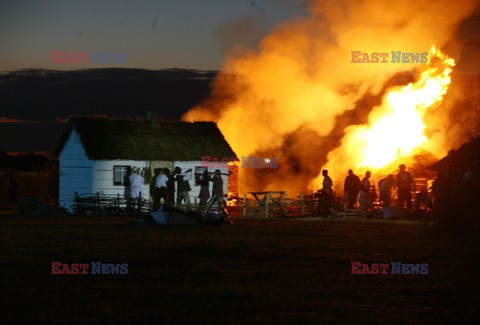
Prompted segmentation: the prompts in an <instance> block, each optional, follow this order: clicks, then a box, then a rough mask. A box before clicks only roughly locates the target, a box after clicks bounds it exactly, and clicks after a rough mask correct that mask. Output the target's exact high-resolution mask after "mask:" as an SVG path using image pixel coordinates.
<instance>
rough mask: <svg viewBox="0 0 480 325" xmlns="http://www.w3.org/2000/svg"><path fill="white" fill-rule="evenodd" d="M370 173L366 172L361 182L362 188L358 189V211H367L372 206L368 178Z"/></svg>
mask: <svg viewBox="0 0 480 325" xmlns="http://www.w3.org/2000/svg"><path fill="white" fill-rule="evenodd" d="M371 176H372V173H371V172H370V171H367V172H366V173H365V177H364V178H363V180H362V188H361V189H360V198H359V199H358V202H359V203H360V209H362V210H368V208H369V207H370V206H371V205H372V195H371V193H370V177H371Z"/></svg>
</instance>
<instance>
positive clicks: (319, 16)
mask: <svg viewBox="0 0 480 325" xmlns="http://www.w3.org/2000/svg"><path fill="white" fill-rule="evenodd" d="M475 5H476V2H475V1H474V0H465V1H451V0H440V1H428V2H426V1H418V0H407V1H403V0H399V1H383V0H374V1H371V0H360V1H358V0H344V1H337V0H318V1H310V2H309V3H308V5H307V11H308V14H309V16H308V17H297V18H295V19H292V21H287V22H283V23H281V24H279V25H278V26H277V27H276V28H275V29H274V30H273V32H272V33H271V34H270V35H268V36H267V37H265V38H264V39H263V40H262V41H261V42H260V44H259V46H258V49H257V50H256V51H248V52H242V54H241V55H231V56H230V57H228V58H227V60H226V62H225V65H224V67H223V69H222V71H221V72H220V73H219V76H218V77H217V79H216V80H215V82H214V84H213V92H212V95H211V97H210V98H209V99H207V100H206V101H205V102H203V103H201V104H200V105H199V106H197V107H194V108H193V109H191V110H190V111H189V112H188V113H187V114H186V115H185V116H184V120H187V121H198V120H209V121H215V122H217V124H218V126H219V128H220V129H221V131H222V133H223V134H224V135H225V137H226V139H227V141H228V142H229V143H230V144H231V146H232V148H233V149H234V151H235V152H236V153H237V155H238V156H248V155H250V156H252V157H277V158H278V162H279V167H278V169H272V170H268V169H261V170H253V169H252V170H248V172H244V173H242V174H240V185H241V189H240V190H242V191H248V190H262V189H263V190H278V189H282V190H287V191H292V192H293V191H297V192H298V191H301V190H306V189H311V188H312V185H313V184H314V183H313V182H314V180H315V179H316V177H317V176H318V175H319V173H320V171H321V168H322V166H323V165H325V164H326V163H327V157H328V153H329V152H331V151H332V150H334V149H335V148H337V147H338V146H340V145H341V139H342V137H343V136H344V135H345V129H346V128H347V127H348V126H349V125H355V124H363V123H366V122H367V116H368V114H369V113H370V111H371V110H372V108H373V107H375V106H376V105H379V104H380V103H381V100H382V95H383V94H384V92H385V91H386V90H387V89H389V88H390V87H392V86H396V85H404V84H406V83H408V82H410V81H412V80H413V79H414V78H415V77H416V76H418V71H417V70H418V69H419V68H420V67H421V66H422V64H418V63H417V64H414V63H401V64H400V63H395V64H393V63H378V64H373V63H370V64H368V63H364V64H353V63H351V60H352V56H351V51H362V52H368V53H372V52H388V53H390V52H391V51H402V52H414V53H415V52H419V53H421V52H428V50H429V49H430V47H431V46H432V45H436V46H438V47H440V48H441V47H442V46H443V45H445V44H446V43H447V41H448V40H449V39H450V38H451V36H452V34H453V33H454V32H455V30H456V28H457V26H458V24H459V23H460V22H461V21H462V19H464V18H465V17H467V16H468V15H469V14H470V13H471V12H472V11H473V10H474V9H475ZM389 61H390V60H389ZM405 72H407V73H405ZM345 159H348V157H345ZM345 172H346V171H345ZM343 176H344V175H334V177H336V178H337V179H334V181H336V182H337V183H340V182H341V181H342V180H343ZM340 178H342V179H340Z"/></svg>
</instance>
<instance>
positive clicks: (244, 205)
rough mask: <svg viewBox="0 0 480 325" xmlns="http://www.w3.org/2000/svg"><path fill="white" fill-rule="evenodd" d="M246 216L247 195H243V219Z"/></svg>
mask: <svg viewBox="0 0 480 325" xmlns="http://www.w3.org/2000/svg"><path fill="white" fill-rule="evenodd" d="M246 216H247V193H243V217H244V218H245V217H246Z"/></svg>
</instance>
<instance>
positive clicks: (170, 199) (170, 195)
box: [163, 167, 175, 206]
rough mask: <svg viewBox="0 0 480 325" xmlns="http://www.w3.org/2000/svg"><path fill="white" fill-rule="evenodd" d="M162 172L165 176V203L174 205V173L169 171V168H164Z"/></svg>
mask: <svg viewBox="0 0 480 325" xmlns="http://www.w3.org/2000/svg"><path fill="white" fill-rule="evenodd" d="M163 173H164V174H165V175H166V176H167V178H168V180H167V200H166V205H170V206H173V205H175V173H171V172H170V169H168V168H166V167H165V168H164V169H163Z"/></svg>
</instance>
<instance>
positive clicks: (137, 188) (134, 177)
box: [128, 167, 145, 208]
mask: <svg viewBox="0 0 480 325" xmlns="http://www.w3.org/2000/svg"><path fill="white" fill-rule="evenodd" d="M128 180H129V183H130V198H131V199H132V201H133V202H134V203H133V204H134V205H135V203H137V204H138V207H139V208H140V200H141V198H142V185H143V183H145V179H144V178H143V177H142V176H141V175H140V170H139V169H138V168H137V167H132V174H131V175H130V177H129V179H128Z"/></svg>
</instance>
